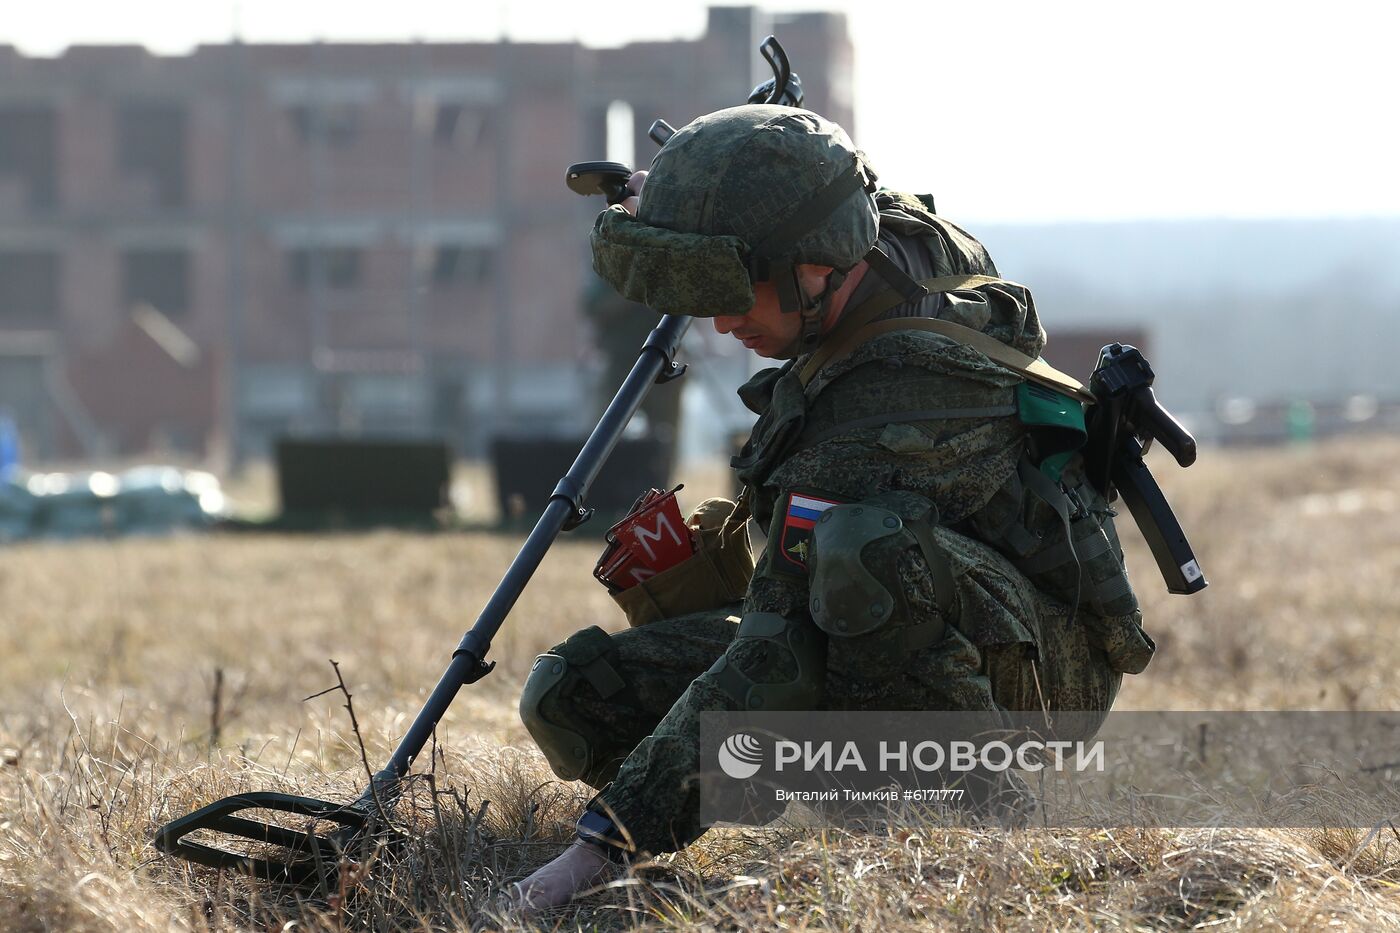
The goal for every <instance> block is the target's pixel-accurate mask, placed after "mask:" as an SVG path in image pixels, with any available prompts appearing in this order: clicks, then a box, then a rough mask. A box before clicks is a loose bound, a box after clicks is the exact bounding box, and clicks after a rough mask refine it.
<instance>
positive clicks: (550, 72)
mask: <svg viewBox="0 0 1400 933" xmlns="http://www.w3.org/2000/svg"><path fill="white" fill-rule="evenodd" d="M770 31H772V32H776V33H777V34H778V36H779V38H780V39H781V40H782V41H783V43H784V45H785V47H786V48H787V49H788V51H789V54H790V55H791V57H792V60H793V62H794V66H795V68H796V69H797V70H798V71H799V73H800V74H801V75H802V77H803V80H804V83H805V87H806V89H807V95H808V98H807V104H808V106H809V107H812V108H813V109H816V110H819V111H821V112H824V113H826V114H827V115H828V116H830V117H832V118H833V119H835V120H837V121H838V122H840V123H842V124H843V125H845V126H847V128H848V129H852V131H853V132H854V128H853V127H852V126H851V117H852V114H851V95H850V55H851V50H850V42H849V39H848V38H847V34H846V25H845V21H844V18H843V17H841V16H840V15H836V14H825V13H817V14H798V15H792V16H784V17H781V18H774V17H770V16H767V15H765V14H763V13H761V12H759V11H757V10H755V9H753V8H748V7H734V8H714V9H712V10H711V11H710V14H709V21H708V27H707V31H706V33H705V34H704V35H703V36H702V37H700V38H699V39H697V40H694V41H677V42H648V43H636V44H633V45H629V46H626V47H623V48H620V49H601V50H599V49H588V48H584V47H582V46H579V45H577V44H562V43H556V44H523V43H508V42H500V43H463V44H432V43H402V44H386V45H340V44H337V45H326V44H319V43H318V44H304V45H241V44H235V45H227V46H201V47H200V48H198V49H197V50H195V51H194V52H193V53H191V54H189V55H184V56H169V57H167V56H153V55H150V54H148V53H147V52H146V51H144V50H143V49H140V48H135V47H122V46H104V47H75V48H72V49H69V50H68V51H67V52H66V53H64V54H63V55H61V56H59V57H56V58H28V57H25V56H22V55H20V54H18V53H17V52H16V51H15V50H13V49H11V48H8V47H0V409H6V408H9V409H10V410H11V414H13V415H14V416H15V417H16V418H17V420H18V421H19V423H20V426H21V431H22V435H23V438H24V441H25V443H26V445H27V447H28V453H29V455H30V457H31V459H32V458H35V457H38V458H52V457H72V456H104V455H114V454H116V455H129V454H140V453H147V452H151V451H160V450H165V449H171V450H173V451H176V452H183V453H186V454H190V455H194V456H210V455H214V454H218V453H224V452H232V451H233V450H234V449H236V452H237V455H239V456H248V455H253V456H257V455H261V454H262V453H264V452H265V451H266V449H267V444H268V442H269V440H270V439H271V438H272V437H274V436H275V435H277V434H280V433H283V432H289V431H290V432H298V431H300V432H319V431H340V432H346V433H393V434H420V435H426V434H435V435H443V436H447V437H449V438H451V439H452V440H453V441H454V442H455V443H457V444H458V446H459V447H461V448H462V449H464V450H466V451H468V452H476V451H480V450H481V449H482V448H483V446H484V443H485V441H486V439H487V438H488V437H489V436H490V435H491V434H492V433H493V432H495V431H498V430H501V429H505V428H510V429H516V430H519V429H531V430H564V429H571V428H576V427H578V426H579V425H580V424H581V423H582V420H583V419H584V418H585V417H586V413H583V412H580V411H579V410H578V408H577V400H578V399H580V398H582V397H585V396H586V395H587V391H588V381H589V379H590V376H591V373H592V372H593V370H594V366H593V363H594V359H595V353H594V350H593V344H592V339H591V336H590V334H589V333H588V332H587V327H586V325H585V324H584V322H583V319H582V316H581V315H580V312H579V304H580V297H581V294H582V292H583V289H584V287H585V285H586V283H587V276H589V275H591V273H590V272H589V270H588V256H587V242H586V237H585V235H584V234H585V232H586V231H587V229H588V227H589V225H590V223H591V220H592V216H593V215H594V213H596V211H597V210H598V209H599V208H600V207H601V203H600V202H597V201H594V200H586V199H583V198H578V197H577V196H575V195H572V194H570V193H569V192H568V191H567V189H566V188H565V187H564V185H563V184H562V182H563V174H564V169H565V167H566V166H567V164H568V163H570V162H573V161H579V160H583V159H591V158H604V157H606V155H607V153H606V152H605V151H604V150H605V145H606V139H607V135H606V129H605V124H606V114H607V112H608V108H609V105H610V104H612V103H613V102H615V101H624V102H626V103H627V104H629V105H630V106H631V108H632V112H633V114H634V115H635V127H634V128H635V132H634V136H635V141H634V143H635V152H636V153H637V161H638V162H639V163H644V162H645V161H646V160H647V159H649V157H650V154H651V153H652V152H654V150H655V146H654V144H652V143H651V142H650V141H649V140H647V139H646V130H647V127H648V126H649V125H650V123H651V121H652V119H653V118H655V117H663V118H665V119H666V120H668V121H669V122H670V123H672V124H673V125H676V126H680V125H683V124H684V123H685V122H687V121H689V120H690V119H692V118H693V117H695V116H697V115H699V114H701V113H705V112H708V111H710V110H714V109H717V108H719V107H723V106H729V105H732V104H734V103H738V102H740V101H741V100H742V99H743V98H744V96H745V95H746V94H747V92H748V90H749V89H750V87H752V85H753V84H755V83H757V82H758V81H759V80H762V79H763V78H765V77H766V76H767V66H766V65H765V64H764V63H763V61H762V60H761V59H760V58H759V57H758V55H757V51H756V50H757V45H758V42H759V41H761V39H762V37H763V35H765V34H766V33H767V32H770ZM36 399H39V400H42V403H36V402H35V400H36Z"/></svg>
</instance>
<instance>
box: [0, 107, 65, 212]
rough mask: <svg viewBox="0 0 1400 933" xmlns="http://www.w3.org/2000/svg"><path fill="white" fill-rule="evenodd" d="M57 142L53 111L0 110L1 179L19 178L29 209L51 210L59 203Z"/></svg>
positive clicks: (1, 108) (8, 108) (4, 108)
mask: <svg viewBox="0 0 1400 933" xmlns="http://www.w3.org/2000/svg"><path fill="white" fill-rule="evenodd" d="M55 139H56V134H55V131H54V113H53V108H51V107H48V106H44V105H37V104H36V105H32V106H31V105H20V106H6V107H0V180H2V179H3V178H5V177H10V178H18V179H19V181H20V183H21V184H23V185H24V187H25V190H26V198H27V200H28V203H29V206H30V207H33V208H40V207H52V206H53V205H54V204H55V203H56V201H57V184H56V180H55V178H56V176H55V171H54V163H55V161H56V159H57V154H56V152H55Z"/></svg>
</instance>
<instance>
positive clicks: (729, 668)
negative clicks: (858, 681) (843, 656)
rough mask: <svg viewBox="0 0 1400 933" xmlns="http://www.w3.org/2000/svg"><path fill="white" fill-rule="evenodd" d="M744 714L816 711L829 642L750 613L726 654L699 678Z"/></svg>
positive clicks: (782, 620) (800, 626) (798, 626)
mask: <svg viewBox="0 0 1400 933" xmlns="http://www.w3.org/2000/svg"><path fill="white" fill-rule="evenodd" d="M700 676H701V678H704V679H705V680H708V681H709V682H710V683H711V684H713V685H714V686H715V687H717V688H718V689H719V690H720V691H721V692H723V693H724V694H725V695H726V696H728V697H729V698H730V699H732V700H733V701H734V702H735V703H737V704H738V706H739V708H740V709H754V710H759V709H762V710H770V709H771V710H785V709H812V708H814V707H816V706H817V705H819V704H820V703H821V700H822V695H823V693H824V688H825V685H826V636H825V635H823V634H822V633H821V632H820V631H818V630H816V629H814V628H813V627H812V626H810V625H807V624H806V623H805V622H804V621H802V620H798V621H794V620H791V619H788V618H786V617H784V616H780V615H778V614H777V613H776V612H750V613H747V614H745V615H744V617H743V618H742V619H741V620H740V621H739V630H738V631H737V632H736V633H735V635H734V641H733V642H732V643H731V644H730V646H729V648H728V650H726V651H725V653H724V655H723V656H721V657H720V659H719V660H718V661H716V662H715V663H714V666H713V667H711V668H710V669H709V670H708V671H706V672H705V673H703V674H701V675H700Z"/></svg>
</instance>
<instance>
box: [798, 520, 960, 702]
mask: <svg viewBox="0 0 1400 933" xmlns="http://www.w3.org/2000/svg"><path fill="white" fill-rule="evenodd" d="M937 522H938V511H937V509H936V508H935V507H934V505H933V503H932V502H930V501H929V500H928V499H927V498H925V497H924V496H921V495H918V494H917V493H911V492H890V493H882V494H880V495H878V496H875V497H872V498H870V499H866V500H864V501H862V502H855V503H849V504H846V505H838V506H835V507H833V508H830V509H828V510H827V511H825V512H823V513H822V515H821V518H819V519H818V520H817V524H816V527H815V528H814V529H813V530H812V539H811V545H810V546H811V555H810V557H809V558H808V562H807V569H808V574H809V608H810V609H811V612H812V619H813V621H815V622H816V624H817V626H818V627H819V628H820V629H821V630H822V631H823V632H825V633H826V634H827V635H829V636H830V637H831V639H832V641H831V648H832V651H831V666H832V668H833V669H834V670H838V671H841V672H843V673H846V674H849V675H851V676H853V677H857V678H859V679H862V680H876V679H882V678H885V677H889V676H891V675H892V674H897V673H899V672H900V671H902V670H903V669H904V667H905V666H906V664H907V663H908V659H909V656H910V654H911V653H912V652H915V651H918V650H920V649H922V648H927V647H929V646H930V645H933V644H936V643H937V642H939V641H942V640H943V637H944V635H945V634H946V633H947V624H948V623H949V622H951V621H953V619H954V618H955V616H956V609H957V602H956V599H957V596H956V590H955V589H954V586H953V570H952V566H951V563H950V561H949V558H948V554H947V553H946V552H945V551H944V550H943V549H942V548H940V547H939V546H938V544H937V542H936V541H935V540H934V536H933V528H934V526H935V525H936V524H937Z"/></svg>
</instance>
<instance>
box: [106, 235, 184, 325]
mask: <svg viewBox="0 0 1400 933" xmlns="http://www.w3.org/2000/svg"><path fill="white" fill-rule="evenodd" d="M189 276H190V257H189V253H188V252H186V251H185V250H182V249H132V250H127V251H126V252H124V253H122V301H123V302H124V305H123V306H124V307H125V308H126V309H127V310H130V309H132V308H134V307H137V306H139V305H151V306H152V307H154V308H155V309H156V310H157V311H159V312H160V313H161V314H164V315H166V316H167V317H172V316H178V315H182V314H184V313H185V312H187V311H188V310H189V290H190V282H189Z"/></svg>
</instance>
